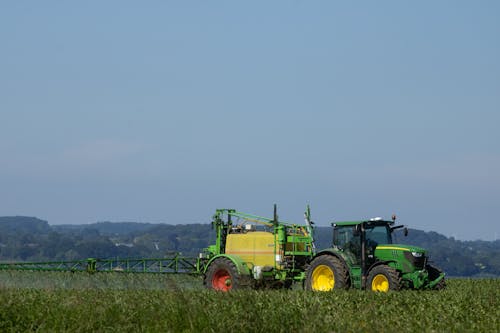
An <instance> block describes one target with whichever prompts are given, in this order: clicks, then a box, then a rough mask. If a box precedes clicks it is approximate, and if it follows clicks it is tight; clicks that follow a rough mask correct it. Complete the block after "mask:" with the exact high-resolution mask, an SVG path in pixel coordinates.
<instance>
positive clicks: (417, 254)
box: [411, 252, 422, 258]
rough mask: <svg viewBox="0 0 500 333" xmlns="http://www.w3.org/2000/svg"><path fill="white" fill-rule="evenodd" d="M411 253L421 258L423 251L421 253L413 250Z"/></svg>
mask: <svg viewBox="0 0 500 333" xmlns="http://www.w3.org/2000/svg"><path fill="white" fill-rule="evenodd" d="M411 255H412V256H414V257H415V258H420V257H421V256H422V253H420V252H412V253H411Z"/></svg>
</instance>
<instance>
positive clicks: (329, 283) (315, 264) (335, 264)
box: [305, 255, 349, 291]
mask: <svg viewBox="0 0 500 333" xmlns="http://www.w3.org/2000/svg"><path fill="white" fill-rule="evenodd" d="M305 288H306V290H313V291H331V290H333V289H348V288H349V274H348V272H347V268H346V267H345V264H344V263H343V262H342V261H341V260H340V259H339V258H337V257H335V256H332V255H322V256H319V257H317V258H315V259H314V260H313V261H312V262H311V265H309V267H308V268H307V270H306V283H305Z"/></svg>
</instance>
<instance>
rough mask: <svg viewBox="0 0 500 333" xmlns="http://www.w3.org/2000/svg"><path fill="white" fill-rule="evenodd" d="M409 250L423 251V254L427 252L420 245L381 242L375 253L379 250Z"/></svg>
mask: <svg viewBox="0 0 500 333" xmlns="http://www.w3.org/2000/svg"><path fill="white" fill-rule="evenodd" d="M387 250H389V251H403V252H404V251H407V252H415V253H421V254H422V255H425V254H426V252H427V251H426V250H425V249H423V248H421V247H418V246H413V245H406V244H379V245H377V247H376V248H375V254H377V252H379V251H387Z"/></svg>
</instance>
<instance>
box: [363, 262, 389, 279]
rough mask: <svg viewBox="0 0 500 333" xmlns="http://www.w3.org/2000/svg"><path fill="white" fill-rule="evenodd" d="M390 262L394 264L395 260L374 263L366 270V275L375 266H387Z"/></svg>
mask: <svg viewBox="0 0 500 333" xmlns="http://www.w3.org/2000/svg"><path fill="white" fill-rule="evenodd" d="M391 262H396V261H395V260H381V261H377V262H374V263H373V264H372V265H371V266H370V267H368V269H367V270H366V274H367V275H368V273H369V272H370V271H371V270H372V269H374V268H375V267H377V266H380V265H389V264H390V263H391Z"/></svg>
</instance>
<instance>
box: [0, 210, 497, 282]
mask: <svg viewBox="0 0 500 333" xmlns="http://www.w3.org/2000/svg"><path fill="white" fill-rule="evenodd" d="M315 230H316V232H315V238H316V247H317V248H319V249H321V248H327V247H329V246H331V243H332V232H331V227H316V229H315ZM398 237H399V239H398V242H400V243H405V244H411V245H416V246H420V247H423V248H425V249H427V250H428V251H429V255H430V257H431V260H432V261H434V262H435V264H437V265H438V266H440V267H441V268H442V269H443V270H444V271H445V272H446V273H447V274H448V275H450V276H466V277H491V276H500V241H494V242H488V241H459V240H456V239H454V238H450V237H446V236H444V235H441V234H438V233H436V232H425V231H421V230H415V229H410V232H409V235H408V237H406V238H403V237H402V236H401V235H399V236H398ZM214 240H215V233H214V231H213V230H212V229H211V225H210V224H184V225H181V224H178V225H169V224H151V223H135V222H99V223H93V224H87V225H57V226H53V225H49V224H48V222H47V221H43V220H40V219H37V218H34V217H22V216H16V217H0V260H1V261H3V262H8V261H51V260H61V261H63V260H79V259H85V258H162V257H169V256H172V255H173V254H174V253H181V254H182V255H184V256H193V257H194V256H197V255H198V253H200V252H202V251H203V249H204V248H206V247H207V246H208V245H210V244H212V243H214Z"/></svg>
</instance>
